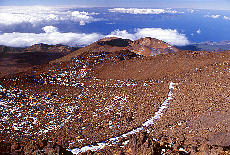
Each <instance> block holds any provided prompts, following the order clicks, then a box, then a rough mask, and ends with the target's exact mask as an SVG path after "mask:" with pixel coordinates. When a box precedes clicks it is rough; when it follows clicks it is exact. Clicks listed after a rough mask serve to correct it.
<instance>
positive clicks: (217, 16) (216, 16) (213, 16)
mask: <svg viewBox="0 0 230 155" xmlns="http://www.w3.org/2000/svg"><path fill="white" fill-rule="evenodd" d="M205 17H209V18H213V19H217V18H219V17H220V15H205Z"/></svg>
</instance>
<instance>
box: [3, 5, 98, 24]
mask: <svg viewBox="0 0 230 155" xmlns="http://www.w3.org/2000/svg"><path fill="white" fill-rule="evenodd" d="M69 10H70V8H67V7H44V6H42V7H41V6H30V7H28V6H25V7H0V19H1V20H0V24H1V25H13V24H22V23H31V24H33V25H36V24H38V23H54V22H60V21H73V22H78V23H79V24H80V25H85V24H86V23H90V22H94V21H98V20H100V19H97V18H94V17H93V15H95V14H97V13H89V12H84V11H82V12H80V11H69Z"/></svg>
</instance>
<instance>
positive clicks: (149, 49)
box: [130, 37, 179, 56]
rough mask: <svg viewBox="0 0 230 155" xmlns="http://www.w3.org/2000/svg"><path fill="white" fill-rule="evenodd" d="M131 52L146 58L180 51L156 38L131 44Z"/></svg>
mask: <svg viewBox="0 0 230 155" xmlns="http://www.w3.org/2000/svg"><path fill="white" fill-rule="evenodd" d="M130 46H131V48H130V50H131V51H132V52H135V53H137V54H140V55H144V56H156V55H159V54H167V53H175V52H178V51H179V50H178V49H177V48H175V47H173V46H171V45H169V44H167V43H166V42H164V41H161V40H158V39H155V38H150V37H146V38H141V39H138V40H136V41H133V42H132V43H131V44H130Z"/></svg>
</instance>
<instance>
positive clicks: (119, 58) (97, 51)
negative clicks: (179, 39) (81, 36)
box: [0, 38, 230, 154]
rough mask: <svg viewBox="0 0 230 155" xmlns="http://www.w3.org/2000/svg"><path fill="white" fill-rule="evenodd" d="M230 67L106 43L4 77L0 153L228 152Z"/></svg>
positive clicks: (148, 47) (204, 57) (147, 44)
mask: <svg viewBox="0 0 230 155" xmlns="http://www.w3.org/2000/svg"><path fill="white" fill-rule="evenodd" d="M140 49H141V50H142V51H141V50H140ZM229 60H230V52H229V51H224V52H218V53H216V52H206V51H180V50H178V49H177V48H175V47H173V46H171V45H169V44H167V43H164V42H163V41H160V40H157V39H153V38H143V39H140V40H137V41H130V40H123V39H120V38H105V39H102V40H99V41H97V42H95V43H93V44H91V45H89V46H87V47H84V48H81V49H78V50H76V51H74V52H71V53H70V54H68V55H66V56H64V57H61V58H59V59H56V60H54V61H50V62H49V64H47V65H43V66H40V67H39V66H38V67H36V68H34V69H31V70H28V71H26V72H22V73H18V74H14V75H9V76H7V77H4V78H1V79H0V97H1V100H0V111H1V113H0V121H1V126H0V131H1V132H0V140H1V141H0V152H2V153H10V152H11V153H24V154H33V153H36V154H42V153H45V154H49V153H50V154H54V153H59V154H60V153H65V154H67V153H69V154H71V153H75V154H77V153H86V154H163V153H165V154H179V153H182V154H189V153H191V154H199V153H206V154H215V153H220V154H229V153H230V152H229V151H230V150H229V145H230V138H229V137H230V136H229V133H230V129H229V127H230V124H229V119H230V116H229V112H230V111H229V108H230V106H229V88H230V78H229V77H230V76H229V74H230V72H229V69H230V66H229V64H230V62H229Z"/></svg>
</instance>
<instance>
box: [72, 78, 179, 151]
mask: <svg viewBox="0 0 230 155" xmlns="http://www.w3.org/2000/svg"><path fill="white" fill-rule="evenodd" d="M174 85H177V84H176V83H173V82H170V83H169V92H168V97H167V99H166V100H165V101H164V102H163V104H162V105H161V107H160V108H159V109H158V110H157V112H155V114H154V116H153V117H152V118H150V119H149V120H148V121H146V122H144V123H143V124H142V126H141V127H138V128H136V129H133V130H131V131H129V132H127V133H125V134H122V135H120V136H118V137H113V138H110V139H109V140H106V141H103V142H100V143H97V145H89V146H84V147H82V148H75V149H72V150H68V151H71V152H72V153H73V154H79V153H84V152H87V151H97V150H100V149H103V148H104V147H105V146H109V145H110V144H111V143H112V144H116V143H117V142H119V140H120V139H122V138H126V137H128V136H129V135H133V134H136V133H138V132H140V131H141V130H143V129H144V127H148V126H149V125H152V124H153V123H154V122H155V121H156V120H157V119H159V118H160V117H161V116H162V115H163V112H164V110H166V109H167V108H168V104H169V101H170V100H172V99H173V92H172V91H173V89H175V87H174ZM128 142H129V141H128ZM128 142H127V141H126V142H124V143H125V145H126V144H127V143H128Z"/></svg>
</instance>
